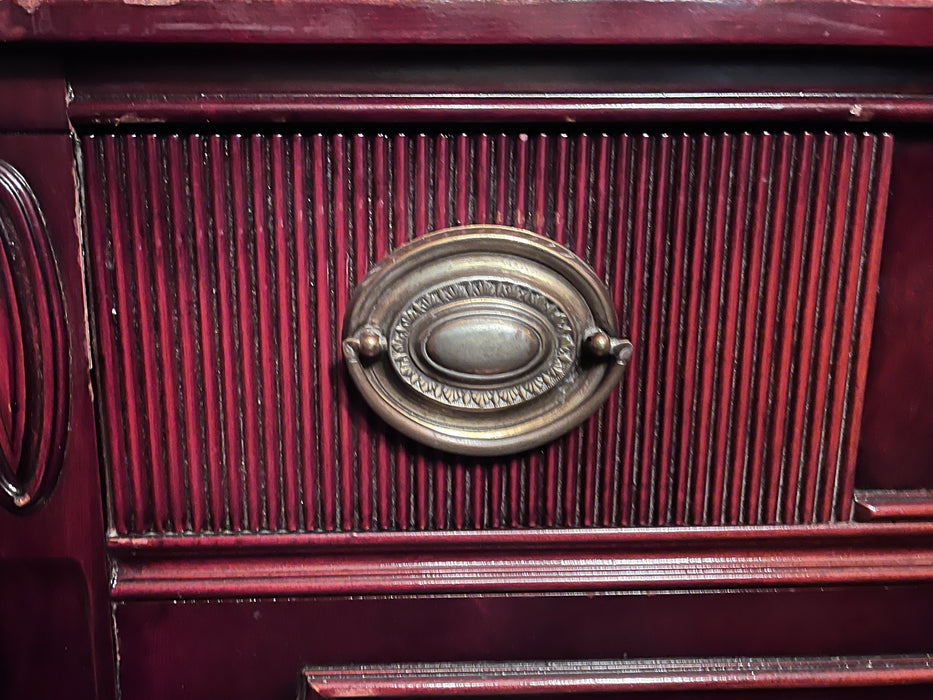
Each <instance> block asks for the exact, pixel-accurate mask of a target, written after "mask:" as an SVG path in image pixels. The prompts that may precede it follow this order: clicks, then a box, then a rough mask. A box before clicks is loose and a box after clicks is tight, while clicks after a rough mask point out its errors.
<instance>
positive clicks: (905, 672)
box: [301, 654, 933, 700]
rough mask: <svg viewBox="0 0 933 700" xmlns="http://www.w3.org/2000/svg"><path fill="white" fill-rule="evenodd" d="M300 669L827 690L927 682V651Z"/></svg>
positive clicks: (622, 687) (589, 687) (419, 690)
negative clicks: (925, 652)
mask: <svg viewBox="0 0 933 700" xmlns="http://www.w3.org/2000/svg"><path fill="white" fill-rule="evenodd" d="M302 673H303V676H304V682H303V683H302V690H303V695H301V697H303V698H305V699H306V700H309V699H310V698H391V697H448V696H449V697H472V696H496V695H511V696H515V695H545V694H547V695H566V694H572V693H619V692H631V691H651V690H655V691H657V690H745V689H754V688H760V689H765V688H769V689H773V688H828V687H858V686H871V685H882V684H883V685H913V684H920V683H929V682H933V654H918V655H879V656H821V657H788V658H779V657H768V658H754V657H733V658H712V659H621V660H609V661H604V660H592V661H548V662H523V663H442V664H403V665H387V666H347V667H314V668H306V669H305V670H304V671H303V672H302Z"/></svg>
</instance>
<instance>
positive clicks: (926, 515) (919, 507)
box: [854, 490, 933, 522]
mask: <svg viewBox="0 0 933 700" xmlns="http://www.w3.org/2000/svg"><path fill="white" fill-rule="evenodd" d="M854 513H855V519H856V520H858V521H861V522H882V521H896V520H933V491H929V490H917V491H856V492H855V510H854Z"/></svg>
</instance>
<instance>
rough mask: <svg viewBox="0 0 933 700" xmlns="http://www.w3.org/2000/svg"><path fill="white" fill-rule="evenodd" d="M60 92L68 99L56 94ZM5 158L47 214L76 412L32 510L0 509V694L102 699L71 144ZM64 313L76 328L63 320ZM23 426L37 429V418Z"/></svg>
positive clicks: (6, 144) (8, 139) (103, 627)
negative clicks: (57, 463) (50, 478)
mask: <svg viewBox="0 0 933 700" xmlns="http://www.w3.org/2000/svg"><path fill="white" fill-rule="evenodd" d="M33 87H36V86H33ZM59 87H63V84H61V83H60V84H59ZM58 97H59V99H60V100H62V101H63V100H64V94H63V92H62V93H60V94H59V96H58ZM42 99H43V100H45V101H48V102H51V101H53V98H52V97H51V96H49V95H45V96H44V97H43V98H42ZM0 159H2V160H5V161H7V162H8V163H10V164H11V165H13V166H14V167H16V169H17V170H18V171H19V172H21V173H22V174H23V176H24V177H25V178H26V180H27V182H28V183H29V186H30V187H31V189H32V190H33V191H34V192H35V195H36V199H37V201H38V203H39V204H40V206H41V208H42V211H43V213H44V218H45V223H46V231H47V236H48V241H47V243H48V245H49V246H50V248H51V251H52V253H53V254H54V256H55V259H56V261H57V264H58V270H59V273H60V276H61V283H62V291H63V295H62V300H63V303H64V306H65V308H66V312H65V313H64V315H63V316H62V317H60V318H58V319H54V318H47V319H45V321H46V322H47V323H54V322H55V321H56V320H57V321H59V322H61V323H62V325H63V327H64V331H65V332H66V333H67V334H68V344H69V345H70V347H71V348H72V352H70V353H68V354H67V355H66V356H65V358H66V362H67V365H68V372H67V375H66V377H65V380H66V381H67V385H68V392H69V395H70V397H71V411H70V413H69V414H68V415H67V436H66V438H65V441H64V453H63V455H62V462H61V474H60V476H59V478H58V480H57V482H56V483H55V484H54V487H53V488H51V489H50V492H49V493H47V494H45V495H46V496H47V499H46V500H45V502H44V504H42V505H41V506H39V507H36V508H33V509H32V510H31V511H30V512H28V513H27V514H22V513H11V512H9V511H8V510H7V509H5V508H0V598H2V602H0V697H4V698H7V697H9V698H43V699H44V698H53V697H61V694H62V692H63V686H62V684H63V683H65V687H67V693H68V694H69V696H73V697H75V698H87V700H94V699H96V698H105V699H108V698H111V697H114V682H115V679H114V673H115V671H114V662H113V639H112V627H111V624H110V615H109V612H110V610H109V597H108V593H109V579H108V570H107V562H106V557H105V552H104V518H103V508H102V505H101V501H102V491H103V490H102V488H101V475H100V470H99V468H98V459H97V444H96V438H95V429H94V408H93V405H92V403H91V392H90V376H89V370H88V355H87V353H85V352H82V351H81V348H85V347H86V336H85V331H84V328H83V327H82V325H83V324H81V323H74V322H73V319H81V318H82V317H83V316H84V279H83V276H82V269H81V253H80V239H79V235H78V228H77V221H76V211H77V175H76V172H75V161H74V149H73V142H72V141H71V139H70V138H69V136H67V135H65V134H24V133H18V134H6V133H3V134H0ZM14 254H15V255H19V254H21V251H16V252H15V253H14ZM33 292H34V293H36V294H44V293H45V290H44V289H36V290H33ZM66 318H67V319H68V320H70V321H72V322H69V323H67V324H65V323H64V321H65V319H66ZM6 320H7V319H6V318H4V319H0V322H5V321H6ZM2 337H3V333H0V338H2ZM33 350H34V351H39V349H38V348H33ZM0 354H2V353H0ZM5 371H7V367H5V366H4V367H2V368H0V372H5ZM33 389H35V387H33ZM42 397H43V398H46V395H44V394H43V395H42ZM5 398H6V397H5ZM48 398H51V395H48ZM45 420H47V417H46V419H45ZM46 425H47V424H46ZM24 429H25V430H27V431H35V432H40V431H42V430H43V429H44V428H43V425H42V424H41V422H40V420H39V417H38V416H37V415H36V414H32V415H27V416H26V422H25V424H24Z"/></svg>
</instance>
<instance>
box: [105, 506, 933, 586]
mask: <svg viewBox="0 0 933 700" xmlns="http://www.w3.org/2000/svg"><path fill="white" fill-rule="evenodd" d="M690 530H692V532H691V531H690ZM690 530H688V529H686V528H685V531H668V532H666V533H658V532H652V531H641V532H638V533H634V536H633V533H631V532H624V531H620V532H606V533H604V536H603V538H600V537H599V536H598V535H597V536H595V537H594V534H593V533H586V532H581V531H571V532H569V533H568V532H561V533H559V534H557V535H555V534H554V533H547V532H544V533H527V532H524V533H518V536H516V537H511V538H510V537H509V536H508V534H509V533H501V534H502V535H505V537H500V534H499V533H483V534H473V533H466V535H467V536H465V537H463V538H460V537H457V536H456V535H455V536H452V537H451V536H450V533H437V535H440V537H438V536H434V537H432V536H430V535H425V534H419V533H404V534H403V533H386V534H373V535H369V536H366V535H362V536H360V535H339V534H334V535H310V536H287V535H263V536H259V537H256V536H252V537H243V536H234V537H224V536H221V537H217V538H211V537H197V538H186V537H177V538H168V537H166V538H148V539H147V538H121V539H115V540H111V542H110V554H111V560H112V566H113V569H112V583H113V587H112V594H113V597H114V598H115V599H117V600H158V599H172V598H192V599H193V598H242V597H276V596H322V595H388V594H392V595H436V594H465V593H471V594H475V593H505V592H541V593H543V592H588V591H620V590H651V589H665V588H671V587H676V588H678V589H689V588H721V587H750V588H756V587H769V586H823V585H845V584H870V583H882V584H891V583H908V582H920V581H930V580H933V539H931V533H933V527H931V526H930V525H927V524H924V525H921V526H917V525H913V526H904V525H897V524H892V525H862V526H829V527H813V528H799V527H798V528H735V532H734V533H730V532H727V531H726V529H725V528H721V529H713V532H707V533H701V534H698V533H697V530H699V528H693V529H690ZM769 530H771V532H769ZM399 534H401V535H402V536H398V535H399ZM549 535H550V541H549V540H548V539H547V538H548V536H549ZM573 535H576V536H577V537H579V538H580V540H579V541H577V542H574V541H573V539H572V536H573ZM665 535H666V536H665ZM328 538H333V540H334V541H333V542H331V543H328V542H327V540H328ZM497 538H498V539H497ZM522 538H524V539H525V542H524V543H523V542H522ZM419 540H420V541H419ZM237 543H240V544H239V545H238V544H237Z"/></svg>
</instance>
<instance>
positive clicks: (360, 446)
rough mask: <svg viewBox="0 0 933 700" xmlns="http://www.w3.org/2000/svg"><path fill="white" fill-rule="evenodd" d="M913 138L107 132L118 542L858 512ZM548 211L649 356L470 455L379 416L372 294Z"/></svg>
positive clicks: (108, 448)
mask: <svg viewBox="0 0 933 700" xmlns="http://www.w3.org/2000/svg"><path fill="white" fill-rule="evenodd" d="M891 145H892V140H891V138H890V137H888V136H874V135H870V134H852V133H839V134H830V133H823V134H810V133H798V134H791V133H776V134H771V133H755V134H751V133H739V134H728V133H727V134H697V135H666V134H660V135H638V134H625V133H614V134H603V133H592V134H590V133H583V134H576V135H566V134H561V133H555V132H547V133H538V134H526V133H503V134H482V133H474V134H467V133H463V134H456V133H454V134H430V135H428V134H424V135H414V136H407V135H402V134H394V135H378V134H370V135H345V134H340V133H337V134H312V135H308V136H303V135H290V136H279V135H250V136H236V135H234V136H161V135H160V136H157V135H139V136H133V135H129V136H106V135H99V136H88V137H85V138H84V139H83V142H82V147H83V149H84V154H85V165H86V171H85V175H86V186H87V196H88V212H89V224H90V237H89V251H88V255H89V261H88V268H89V270H90V271H91V274H90V285H91V298H92V300H93V314H92V315H93V317H94V328H95V341H94V354H95V357H96V358H97V360H98V362H99V368H100V369H99V376H98V382H99V396H100V420H99V430H100V431H101V435H102V437H103V442H104V445H105V449H104V458H105V463H106V465H107V470H108V472H109V473H110V475H111V488H112V501H111V502H112V506H113V507H112V513H111V518H112V520H111V524H112V526H113V529H114V530H115V532H116V533H117V534H142V533H160V532H172V533H180V532H195V533H200V532H263V531H289V532H303V531H336V530H340V531H365V530H370V529H372V530H407V529H414V530H459V529H487V528H512V527H543V528H555V527H581V526H597V525H598V526H610V527H613V526H615V527H618V526H631V525H645V526H646V525H682V524H692V525H714V524H758V523H762V524H769V523H816V522H831V521H837V520H846V519H848V517H849V512H850V508H851V489H852V487H851V484H852V469H853V465H854V445H855V444H857V440H858V427H857V426H858V423H859V412H860V410H861V403H862V391H863V385H864V375H865V371H866V361H867V350H868V338H869V336H870V332H871V327H872V312H873V308H874V297H875V289H876V286H877V275H878V262H879V257H880V249H881V238H882V231H883V222H884V205H885V199H886V193H887V181H888V175H889V168H890V157H891ZM468 223H497V224H509V225H518V226H524V227H526V228H528V229H531V230H533V231H536V232H538V233H540V234H542V235H545V236H547V237H550V238H552V239H554V240H556V241H558V242H559V243H562V244H564V245H566V246H568V247H570V248H571V249H572V250H573V251H575V252H576V253H577V254H578V255H580V256H581V257H583V258H584V259H585V260H587V261H588V262H589V263H590V264H591V265H592V266H593V267H594V269H596V270H597V272H598V273H599V274H600V275H602V276H603V278H604V279H605V280H606V281H607V284H608V285H609V287H610V289H611V290H612V292H613V296H614V299H615V301H616V303H617V305H618V311H619V315H620V318H621V321H622V332H623V335H625V336H626V337H629V338H631V339H632V340H633V342H634V343H635V348H636V353H635V356H634V357H633V359H632V361H631V366H630V367H629V370H628V375H627V378H626V380H625V382H624V384H623V387H622V389H621V391H620V392H619V393H618V394H617V395H614V396H613V397H612V398H611V399H610V401H609V402H608V404H607V405H606V406H605V407H604V409H602V410H601V411H600V412H599V413H598V414H597V415H595V416H594V417H593V418H591V419H590V420H589V421H588V422H586V423H585V424H584V425H583V426H582V427H581V428H580V429H578V430H577V431H575V432H573V433H571V434H570V435H568V436H567V437H566V438H564V439H562V440H560V441H558V442H556V443H553V444H551V445H549V446H546V447H545V448H542V449H540V450H536V451H534V452H531V453H526V454H523V455H518V456H516V457H514V458H510V459H502V460H464V459H454V458H451V457H449V456H445V455H441V454H439V453H432V452H429V451H425V450H422V449H421V448H419V447H417V446H416V445H413V444H411V443H408V442H406V441H404V440H402V439H401V438H399V437H398V436H396V435H395V434H394V433H392V432H391V431H389V430H388V429H386V428H385V427H384V426H383V425H381V424H380V423H379V422H378V421H377V420H376V419H375V418H374V417H373V416H372V415H371V414H370V413H368V412H367V411H366V410H365V409H364V408H363V407H362V402H361V401H360V400H359V397H357V396H356V395H355V393H354V392H353V390H352V389H351V388H350V387H349V384H348V381H347V378H346V377H345V376H344V371H343V368H342V366H341V364H340V362H339V360H338V358H339V353H338V349H337V339H338V337H339V328H340V324H341V320H342V315H343V312H344V310H345V308H346V303H347V296H348V293H349V291H350V289H351V287H352V286H353V285H354V284H355V283H356V282H357V281H358V280H359V279H361V277H362V276H363V275H364V274H365V272H366V271H367V270H368V269H369V268H370V267H371V266H372V264H373V263H374V262H375V261H376V260H378V259H381V258H382V257H384V256H385V255H386V254H387V253H388V252H389V251H391V250H392V249H394V248H395V247H397V246H399V245H401V244H402V243H404V242H405V241H407V240H410V239H411V238H413V237H416V236H420V235H423V234H425V233H427V232H429V231H431V230H434V229H437V228H441V227H443V226H447V225H457V224H468Z"/></svg>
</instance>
